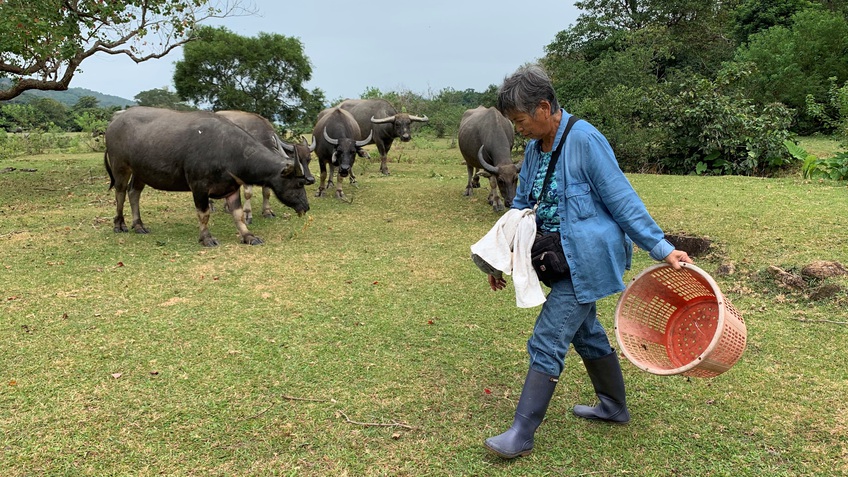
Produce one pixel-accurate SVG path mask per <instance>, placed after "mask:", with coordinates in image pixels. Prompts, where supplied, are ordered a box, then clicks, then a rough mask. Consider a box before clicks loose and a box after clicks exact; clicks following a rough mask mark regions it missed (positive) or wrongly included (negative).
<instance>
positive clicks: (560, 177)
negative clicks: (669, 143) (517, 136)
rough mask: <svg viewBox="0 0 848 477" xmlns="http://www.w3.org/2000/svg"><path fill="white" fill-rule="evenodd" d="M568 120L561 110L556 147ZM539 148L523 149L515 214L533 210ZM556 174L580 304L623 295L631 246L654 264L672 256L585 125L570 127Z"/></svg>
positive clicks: (533, 144)
mask: <svg viewBox="0 0 848 477" xmlns="http://www.w3.org/2000/svg"><path fill="white" fill-rule="evenodd" d="M569 116H570V115H569V114H568V113H567V112H565V110H562V120H561V121H560V125H559V130H558V131H557V134H556V138H555V140H554V146H556V144H559V141H560V139H561V138H562V133H563V131H564V130H565V124H566V123H567V122H568V118H569ZM540 147H541V146H540V144H539V142H538V141H537V140H531V141H530V142H529V143H528V144H527V148H526V149H525V153H524V164H523V165H522V166H521V172H520V174H519V176H518V190H517V191H516V194H515V200H514V201H513V202H512V207H513V208H515V209H525V208H532V207H533V206H534V205H535V201H534V199H533V198H532V197H531V196H530V191H531V188H532V185H533V178H534V177H536V173H537V172H538V170H539V160H540V157H541V151H540ZM555 174H556V180H557V182H558V183H559V184H565V187H562V186H560V191H565V193H564V194H563V193H560V195H559V205H558V206H557V213H558V214H559V218H560V234H561V237H562V249H563V251H564V252H565V257H566V260H567V261H568V265H569V266H570V267H571V280H572V282H573V284H574V292H575V294H576V296H577V301H578V302H580V303H590V302H594V301H597V300H599V299H601V298H603V297H605V296H608V295H612V294H613V293H618V292H620V291H622V290H624V280H623V277H624V272H625V270H629V269H630V264H631V259H632V255H633V241H635V242H636V244H637V245H638V246H639V247H640V248H642V249H643V250H648V251H649V254H650V256H651V258H653V259H654V260H663V259H664V258H665V257H666V256H667V255H668V254H669V253H671V252H672V251H673V250H674V246H673V245H672V244H671V243H670V242H669V241H668V240H665V238H664V237H665V234H664V233H663V231H662V229H660V227H659V226H658V225H657V223H656V222H655V221H654V219H653V218H652V217H651V215H650V214H649V213H648V209H647V208H645V204H644V203H643V202H642V200H641V199H640V198H639V196H638V195H637V194H636V191H635V190H633V186H631V185H630V181H628V180H627V178H626V177H625V176H624V173H623V172H621V169H620V168H619V167H618V161H617V160H616V159H615V154H614V153H613V151H612V148H611V147H610V145H609V142H608V141H607V139H606V138H605V137H604V135H603V134H601V133H600V132H599V131H598V130H597V129H595V127H594V126H592V125H591V124H589V123H588V122H586V121H578V122H576V123H575V124H574V126H573V127H572V129H571V132H569V134H568V138H566V143H565V145H564V147H563V151H562V155H561V156H560V158H559V161H558V162H557V165H556V171H555ZM631 239H632V241H631Z"/></svg>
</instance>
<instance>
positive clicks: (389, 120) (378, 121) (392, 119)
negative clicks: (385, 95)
mask: <svg viewBox="0 0 848 477" xmlns="http://www.w3.org/2000/svg"><path fill="white" fill-rule="evenodd" d="M371 122H372V123H374V124H385V123H393V122H395V117H394V115H392V116H389V117H387V118H380V119H374V116H371Z"/></svg>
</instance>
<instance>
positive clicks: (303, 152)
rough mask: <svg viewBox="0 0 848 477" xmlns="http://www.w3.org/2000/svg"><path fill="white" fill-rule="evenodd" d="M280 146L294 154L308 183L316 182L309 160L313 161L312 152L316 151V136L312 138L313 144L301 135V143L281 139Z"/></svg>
mask: <svg viewBox="0 0 848 477" xmlns="http://www.w3.org/2000/svg"><path fill="white" fill-rule="evenodd" d="M280 147H282V148H283V150H284V151H286V152H288V153H290V154H292V155H293V156H294V159H295V161H297V163H298V165H299V166H300V168H299V172H300V173H301V175H302V176H303V178H304V179H305V180H306V185H312V184H314V183H315V176H313V175H312V172H311V171H310V170H309V162H310V161H312V152H313V151H315V138H312V144H309V143H308V142H307V141H306V138H305V137H303V136H300V143H298V144H288V143H286V142H283V141H280Z"/></svg>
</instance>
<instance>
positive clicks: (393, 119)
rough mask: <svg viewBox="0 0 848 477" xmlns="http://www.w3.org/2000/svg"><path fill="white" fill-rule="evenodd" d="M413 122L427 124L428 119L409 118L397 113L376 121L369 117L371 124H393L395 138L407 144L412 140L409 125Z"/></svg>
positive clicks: (409, 116) (407, 115)
mask: <svg viewBox="0 0 848 477" xmlns="http://www.w3.org/2000/svg"><path fill="white" fill-rule="evenodd" d="M413 121H418V122H425V123H426V122H427V121H429V119H428V118H427V116H423V117H420V116H411V115H409V114H406V113H397V114H395V115H392V116H388V117H385V118H380V119H376V118H375V117H374V116H371V123H373V124H394V126H395V133H394V135H395V136H396V137H399V138H400V140H401V141H403V142H408V141H409V140H410V139H412V133H411V132H410V125H411V124H412V122H413Z"/></svg>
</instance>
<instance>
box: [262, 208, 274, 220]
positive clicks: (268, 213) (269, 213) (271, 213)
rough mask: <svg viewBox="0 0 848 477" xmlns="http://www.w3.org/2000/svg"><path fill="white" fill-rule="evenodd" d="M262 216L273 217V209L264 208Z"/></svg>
mask: <svg viewBox="0 0 848 477" xmlns="http://www.w3.org/2000/svg"><path fill="white" fill-rule="evenodd" d="M262 217H265V218H266V219H273V218H274V217H276V215H275V214H274V211H272V210H266V211H265V212H262Z"/></svg>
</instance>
